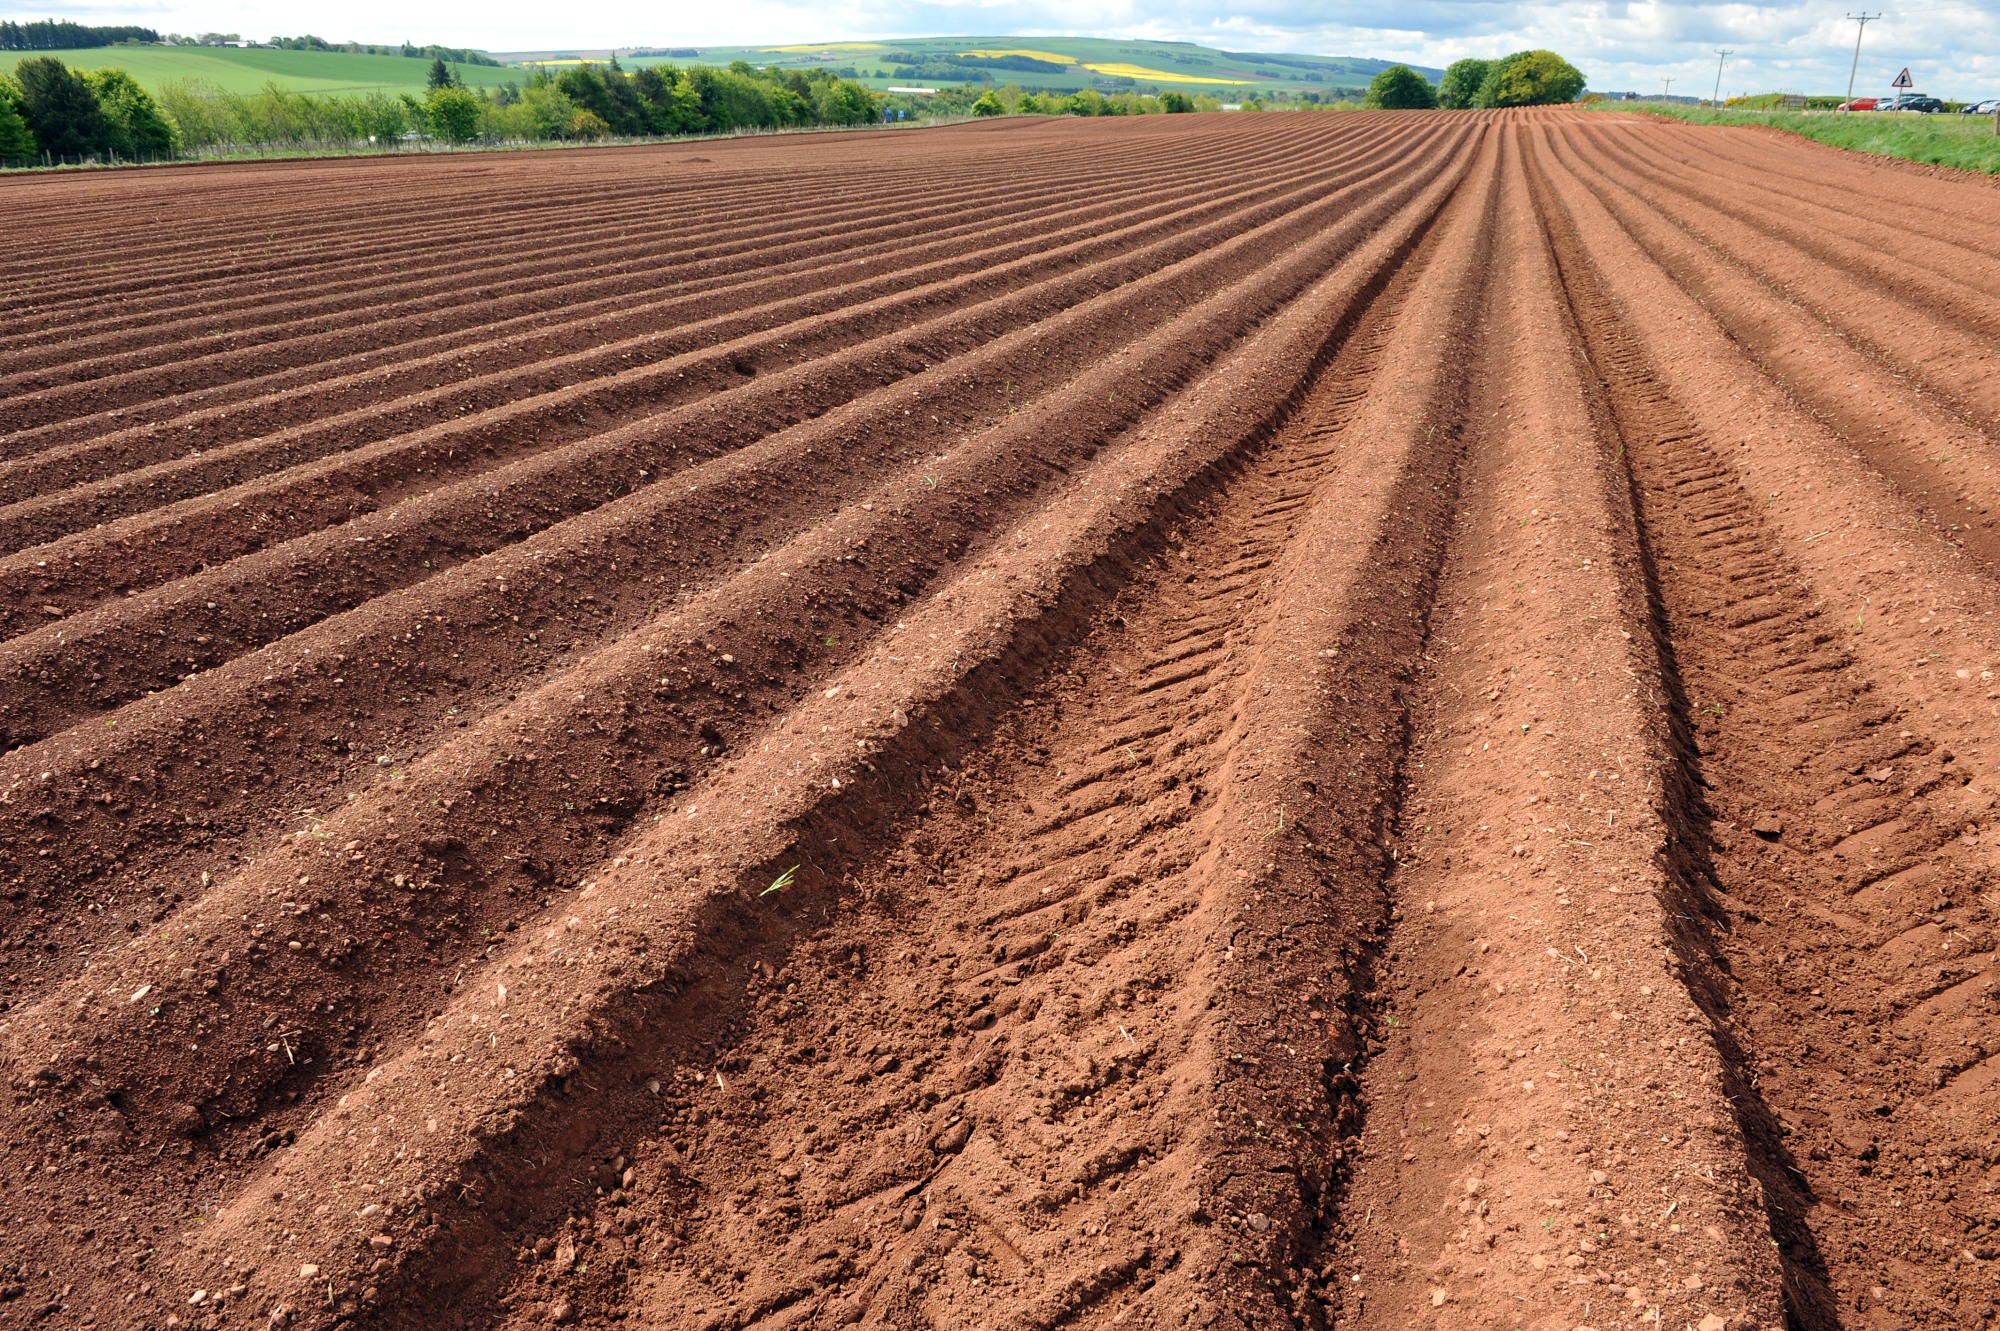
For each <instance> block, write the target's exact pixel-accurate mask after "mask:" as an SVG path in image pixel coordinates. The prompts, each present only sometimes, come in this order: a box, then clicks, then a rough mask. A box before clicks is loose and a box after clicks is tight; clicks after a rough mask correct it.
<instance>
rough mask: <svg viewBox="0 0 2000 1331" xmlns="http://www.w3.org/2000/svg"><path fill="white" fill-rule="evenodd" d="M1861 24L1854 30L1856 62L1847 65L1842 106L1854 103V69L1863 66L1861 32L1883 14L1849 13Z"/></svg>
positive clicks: (1865, 30) (1866, 29)
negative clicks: (1844, 97) (1845, 88)
mask: <svg viewBox="0 0 2000 1331" xmlns="http://www.w3.org/2000/svg"><path fill="white" fill-rule="evenodd" d="M1847 17H1849V18H1851V19H1853V20H1854V21H1855V22H1856V23H1857V24H1859V25H1860V26H1859V27H1857V28H1855V30H1854V63H1853V64H1851V65H1849V66H1848V67H1847V98H1846V100H1845V101H1843V102H1842V103H1841V105H1842V106H1852V105H1853V104H1854V71H1855V70H1857V69H1860V68H1861V34H1862V33H1864V32H1867V31H1868V25H1869V24H1871V23H1873V22H1874V21H1875V20H1876V19H1878V18H1881V17H1882V16H1881V15H1880V14H1879V13H1878V14H1849V15H1848V16H1847Z"/></svg>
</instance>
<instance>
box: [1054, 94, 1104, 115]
mask: <svg viewBox="0 0 2000 1331" xmlns="http://www.w3.org/2000/svg"><path fill="white" fill-rule="evenodd" d="M1062 113H1063V114H1064V115H1066V116H1101V115H1108V114H1110V113H1109V111H1108V109H1107V108H1106V107H1105V105H1104V94H1103V93H1101V92H1099V91H1098V90H1097V89H1095V88H1079V89H1078V90H1077V91H1075V92H1073V93H1071V94H1070V95H1069V96H1067V97H1065V98H1063V104H1062Z"/></svg>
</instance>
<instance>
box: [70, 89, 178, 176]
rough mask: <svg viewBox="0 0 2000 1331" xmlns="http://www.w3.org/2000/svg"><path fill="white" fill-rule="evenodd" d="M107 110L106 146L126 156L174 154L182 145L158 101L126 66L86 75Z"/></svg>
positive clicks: (102, 106)
mask: <svg viewBox="0 0 2000 1331" xmlns="http://www.w3.org/2000/svg"><path fill="white" fill-rule="evenodd" d="M83 78H84V81H85V82H86V83H88V84H89V85H90V90H91V91H92V92H93V93H95V94H97V105H98V106H99V107H100V108H101V109H102V110H103V112H104V124H105V146H106V147H108V148H109V149H110V150H111V151H112V152H114V153H117V154H119V155H120V156H123V157H148V158H156V157H171V156H173V154H174V150H175V148H177V147H178V146H179V144H178V141H177V136H176V135H175V133H174V127H173V125H172V124H170V123H169V122H168V120H167V118H166V116H164V115H162V114H161V113H160V108H159V105H158V103H156V102H154V100H153V98H152V96H151V95H150V94H149V93H147V91H146V90H145V89H144V88H142V87H140V86H139V83H138V81H137V80H136V79H134V78H133V77H132V76H131V75H130V74H128V73H126V72H125V71H124V70H122V69H116V68H113V69H93V70H90V71H88V72H86V73H85V74H84V76H83Z"/></svg>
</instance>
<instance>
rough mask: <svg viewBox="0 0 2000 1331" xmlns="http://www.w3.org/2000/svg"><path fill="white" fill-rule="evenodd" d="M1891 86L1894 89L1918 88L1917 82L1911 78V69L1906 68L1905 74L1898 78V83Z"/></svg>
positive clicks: (1899, 75)
mask: <svg viewBox="0 0 2000 1331" xmlns="http://www.w3.org/2000/svg"><path fill="white" fill-rule="evenodd" d="M1889 86H1890V87H1892V88H1914V87H1916V86H1917V81H1916V80H1915V79H1913V78H1911V77H1910V71H1909V68H1908V66H1905V67H1904V69H1903V72H1902V73H1900V74H1898V75H1897V76H1896V81H1895V82H1894V83H1892V84H1890V85H1889Z"/></svg>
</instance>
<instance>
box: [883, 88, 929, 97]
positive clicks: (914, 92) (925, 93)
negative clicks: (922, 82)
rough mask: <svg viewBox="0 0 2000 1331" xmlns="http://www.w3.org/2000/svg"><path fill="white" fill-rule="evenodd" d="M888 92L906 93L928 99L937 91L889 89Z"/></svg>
mask: <svg viewBox="0 0 2000 1331" xmlns="http://www.w3.org/2000/svg"><path fill="white" fill-rule="evenodd" d="M889 91H890V92H907V93H910V94H912V95H913V96H917V97H929V96H930V95H931V94H933V93H935V92H936V91H937V89H936V88H891V89H889Z"/></svg>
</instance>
